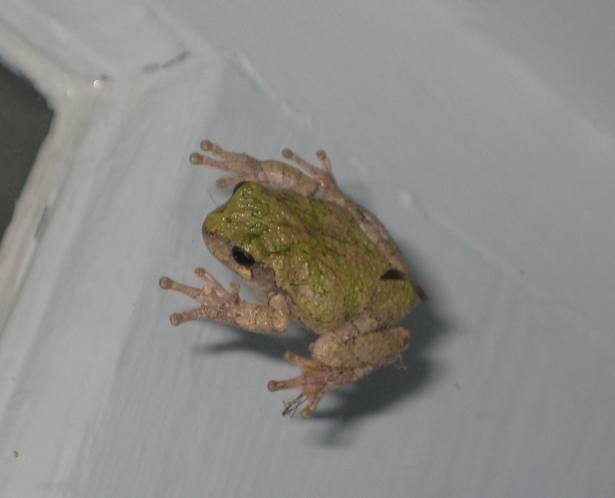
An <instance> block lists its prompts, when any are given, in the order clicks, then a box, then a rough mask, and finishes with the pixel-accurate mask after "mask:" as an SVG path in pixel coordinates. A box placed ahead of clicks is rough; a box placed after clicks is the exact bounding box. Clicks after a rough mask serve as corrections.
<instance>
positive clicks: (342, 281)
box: [205, 183, 417, 333]
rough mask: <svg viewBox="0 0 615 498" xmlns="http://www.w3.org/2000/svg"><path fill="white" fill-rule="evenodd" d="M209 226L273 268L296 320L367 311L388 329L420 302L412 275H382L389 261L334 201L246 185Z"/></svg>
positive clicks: (322, 324)
mask: <svg viewBox="0 0 615 498" xmlns="http://www.w3.org/2000/svg"><path fill="white" fill-rule="evenodd" d="M205 228H206V229H207V230H209V231H211V232H214V233H216V234H217V235H218V236H220V237H221V238H222V239H224V240H227V241H228V242H229V243H230V244H231V245H234V246H239V247H241V248H242V249H243V250H244V251H246V252H248V253H249V254H251V255H252V256H253V257H254V259H255V260H256V262H257V263H260V264H262V265H264V266H265V267H266V268H271V269H272V270H273V272H274V274H275V280H276V287H277V288H279V289H281V290H282V291H283V292H284V293H285V294H286V295H287V296H288V297H289V298H290V300H291V303H292V306H293V308H294V311H295V314H296V316H297V317H298V319H299V320H300V321H301V322H302V323H304V324H305V325H306V326H307V327H309V328H311V329H312V330H314V331H316V332H319V333H323V332H327V331H331V330H334V329H335V328H337V327H338V326H340V325H342V324H344V323H346V322H347V321H348V320H349V319H351V318H352V317H354V316H357V315H359V314H362V313H364V312H368V313H369V314H370V315H373V316H374V317H375V318H376V319H377V320H378V322H379V323H380V324H381V325H382V326H386V325H389V324H392V323H395V322H398V321H399V320H401V318H403V317H404V316H405V315H406V314H407V313H408V311H409V310H410V309H411V308H412V306H413V305H414V303H415V302H416V300H417V295H416V293H415V290H414V287H413V286H412V284H411V282H410V281H409V280H382V279H381V278H380V277H381V275H382V274H383V273H384V272H386V271H387V270H389V269H391V264H390V263H389V262H388V261H387V260H386V259H385V258H384V257H383V256H382V255H381V253H380V252H379V251H378V249H377V247H376V246H375V245H374V243H373V242H372V241H371V240H370V239H369V238H368V237H367V235H366V234H365V233H364V232H363V230H362V229H361V227H360V226H359V225H358V224H357V222H356V221H355V220H354V219H353V218H352V216H351V215H350V214H349V213H348V212H347V211H346V210H344V209H343V208H341V207H339V206H337V205H335V204H332V203H330V202H326V201H322V200H319V199H306V198H305V197H302V196H301V195H299V194H297V193H295V192H293V191H291V190H277V191H272V190H268V189H267V188H265V187H263V186H262V185H259V184H256V183H246V184H244V185H242V186H241V187H240V188H239V189H238V190H237V191H236V192H235V193H234V194H233V196H232V197H231V198H230V199H229V201H228V202H227V203H226V204H225V205H224V206H222V207H221V208H219V209H218V210H216V211H214V212H212V213H211V214H210V215H209V216H208V217H207V219H206V220H205Z"/></svg>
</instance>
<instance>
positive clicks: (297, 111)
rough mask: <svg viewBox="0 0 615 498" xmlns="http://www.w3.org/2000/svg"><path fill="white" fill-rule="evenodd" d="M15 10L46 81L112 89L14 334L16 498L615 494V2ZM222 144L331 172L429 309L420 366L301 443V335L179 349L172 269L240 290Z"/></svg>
mask: <svg viewBox="0 0 615 498" xmlns="http://www.w3.org/2000/svg"><path fill="white" fill-rule="evenodd" d="M1 4H2V14H1V16H0V31H2V32H3V33H5V35H6V34H7V33H10V34H11V35H15V36H18V37H19V38H20V39H21V40H23V42H24V43H26V44H28V46H30V47H31V49H32V52H33V53H36V58H38V59H41V60H47V61H48V63H51V64H54V65H56V66H57V68H59V72H52V73H49V74H50V75H51V76H49V78H52V79H53V74H60V73H61V74H64V75H68V76H69V77H72V78H73V79H74V81H75V82H80V84H81V83H83V82H87V83H89V84H93V83H94V81H96V80H97V81H98V82H97V83H96V85H95V86H96V88H95V92H94V99H95V100H94V102H95V103H94V108H93V111H92V113H91V121H90V122H89V123H88V125H87V126H84V125H83V123H79V124H78V125H75V127H76V129H75V132H77V131H78V130H77V126H78V129H79V130H80V131H81V132H82V133H83V134H84V138H83V140H81V141H80V142H79V143H78V144H77V145H72V146H71V145H70V143H69V142H68V141H67V142H66V144H65V145H66V147H67V150H66V157H70V158H71V164H72V169H71V173H70V174H69V176H68V179H67V181H66V182H65V184H64V185H63V187H62V190H61V193H60V195H59V196H58V198H57V199H56V200H55V203H54V204H53V208H52V209H51V212H50V213H49V219H48V222H47V224H46V228H45V230H44V231H43V233H42V234H41V235H40V239H38V240H37V249H36V252H35V253H34V256H33V260H32V264H31V266H30V269H29V271H28V273H27V276H26V278H25V280H24V282H23V285H22V288H21V291H20V294H19V299H18V301H17V304H16V305H15V306H14V307H13V310H12V313H11V314H10V316H9V319H8V321H7V322H6V324H5V326H4V329H3V331H2V335H1V336H0V394H1V397H0V403H1V404H0V410H1V412H0V413H1V415H0V462H1V463H0V495H1V496H3V497H4V496H6V497H11V498H12V497H39V496H40V497H50V496H53V497H55V496H62V497H84V496H87V497H101V498H102V497H109V496H113V497H135V496H147V497H171V496H176V497H191V496H233V497H240V496H250V497H254V496H301V497H303V496H305V497H313V496H323V497H324V496H340V497H343V496H366V497H368V496H421V497H431V496H433V497H448V496H456V497H477V496H510V497H517V496H520V497H521V496H523V497H525V496H540V497H567V496H569V497H578V496H592V497H593V496H605V497H606V496H613V495H615V477H614V474H613V472H612V467H613V464H612V462H613V461H615V425H614V424H613V423H612V419H613V414H614V413H613V412H614V409H615V362H614V359H615V358H614V357H615V337H614V335H613V326H612V323H613V321H614V318H615V308H614V307H613V306H612V302H613V295H614V294H615V284H614V283H613V282H615V265H613V262H612V261H613V257H612V255H613V254H614V253H615V236H614V235H613V230H612V228H611V227H612V226H613V222H612V220H613V219H614V217H615V202H614V200H613V198H614V194H615V171H614V169H613V164H615V143H614V141H613V131H614V128H613V122H615V109H614V108H613V106H612V103H610V101H609V100H608V97H609V91H607V88H612V87H613V86H612V83H613V81H614V80H615V77H614V76H615V66H613V65H612V63H610V58H609V57H607V56H604V55H603V54H606V53H610V48H611V47H612V46H613V42H614V41H615V39H614V38H615V35H614V34H613V32H612V30H610V29H609V26H611V25H612V22H613V21H614V20H615V11H614V9H613V8H612V7H611V6H609V5H604V4H602V3H601V2H597V1H596V2H588V3H587V5H588V8H587V10H583V11H579V9H578V8H577V7H576V6H575V4H572V3H567V2H566V3H561V2H555V1H547V2H543V3H542V5H541V7H540V8H537V7H534V5H533V3H531V2H521V3H517V4H515V5H516V6H515V7H514V8H512V7H507V4H506V3H504V2H500V4H498V3H493V4H491V5H490V6H489V8H487V7H486V6H481V7H485V8H481V7H479V6H477V4H475V3H471V4H470V3H466V2H463V1H458V2H441V3H432V2H401V1H395V2H390V3H388V4H387V7H386V8H382V7H376V5H375V4H374V3H372V2H365V1H361V2H349V1H338V2H333V3H331V2H325V1H320V0H319V1H316V2H310V3H303V4H301V5H299V3H297V5H290V4H289V3H284V4H283V5H281V6H280V5H278V3H275V2H261V3H259V4H255V3H254V2H248V1H245V0H244V1H235V2H213V1H211V2H200V1H193V0H192V1H191V0H182V1H176V2H174V3H173V4H172V5H166V6H164V7H163V3H162V2H160V3H159V2H154V1H150V2H145V1H141V2H137V1H135V2H131V3H129V4H125V3H120V2H106V3H104V4H102V3H101V2H83V1H81V2H77V1H74V0H73V1H68V0H63V1H56V2H53V3H52V4H51V3H49V2H45V1H42V0H39V1H37V0H27V1H24V0H20V1H16V0H3V1H2V2H1ZM511 9H512V10H511ZM570 17H575V18H576V19H578V20H579V21H578V23H577V24H574V23H571V21H570ZM529 20H531V22H529ZM607 20H610V22H607ZM573 35H574V36H573ZM574 40H576V41H577V42H578V43H577V44H575V43H574ZM578 46H582V47H583V48H584V50H578V51H575V50H571V47H578ZM2 50H4V51H5V52H7V53H10V54H14V51H11V47H4V48H3V49H2ZM19 57H26V56H23V55H20V56H19ZM19 57H17V59H19ZM28 57H29V56H28ZM588 58H589V60H590V61H594V63H595V66H593V65H591V64H589V63H588V62H587V60H588ZM12 62H13V63H14V64H18V65H19V60H18V61H14V60H12ZM28 63H31V60H28V61H26V60H23V65H27V64H28ZM609 63H610V64H609ZM569 68H577V69H583V68H586V69H587V70H586V71H585V72H584V71H582V70H576V69H575V70H574V71H572V70H571V69H569ZM594 69H595V71H594ZM33 77H34V78H35V79H36V78H37V77H38V78H40V76H37V75H34V76H33ZM605 82H608V83H611V85H610V86H609V85H606V83H605ZM37 83H38V84H39V86H40V87H41V88H42V89H43V90H45V89H49V88H51V87H53V84H54V81H48V80H47V81H42V80H40V79H39V80H37ZM58 84H59V83H58ZM50 85H51V86H50ZM57 105H59V106H63V105H65V103H63V102H62V101H61V100H60V101H58V103H57ZM205 136H207V137H210V138H212V139H214V140H216V141H218V142H220V143H222V144H224V145H226V146H227V147H229V148H232V149H241V150H245V151H248V152H250V153H252V154H254V155H257V156H261V157H265V156H276V155H277V154H278V153H279V150H280V149H281V148H282V147H284V146H292V147H293V148H295V149H296V150H298V151H299V152H301V153H303V154H305V155H309V154H310V153H311V151H313V150H315V149H316V148H319V147H324V148H325V149H327V150H328V151H329V152H330V154H331V156H332V158H333V161H334V167H335V171H336V173H337V177H338V179H339V182H340V184H341V185H342V186H344V187H345V188H346V189H347V191H348V192H349V193H350V194H351V195H353V196H354V197H355V198H357V199H360V200H361V201H362V202H363V203H364V204H366V205H367V206H368V207H370V208H371V209H372V210H373V211H375V212H376V213H377V214H378V215H379V216H380V218H381V219H382V220H383V221H384V222H385V223H386V224H387V226H389V228H390V229H391V231H392V232H393V233H394V235H395V236H396V238H397V239H398V241H399V242H400V244H401V246H402V247H403V248H404V250H405V252H406V253H407V255H408V257H409V259H410V262H411V264H412V265H413V267H414V268H415V271H416V275H417V279H418V280H419V281H420V282H421V284H422V285H423V286H424V287H425V288H426V290H427V291H428V293H429V295H430V301H429V303H427V304H426V305H423V306H421V307H420V308H418V309H417V310H416V311H415V313H413V315H411V317H410V319H409V324H410V327H411V328H412V329H413V331H414V335H415V342H414V344H413V346H412V349H411V351H410V352H409V354H408V355H407V357H406V364H407V367H408V368H407V370H406V371H399V370H395V369H394V368H391V369H388V370H386V371H383V372H381V373H379V374H377V375H374V376H373V377H372V378H370V379H368V380H367V381H365V382H364V383H362V384H360V385H359V386H357V387H356V389H354V390H353V389H350V390H348V391H345V392H344V393H341V394H340V395H339V396H337V397H335V396H332V397H331V399H329V400H327V401H326V402H324V403H323V406H322V411H321V414H320V416H319V417H318V418H315V419H314V420H312V421H308V422H306V421H303V420H300V419H293V420H288V419H285V418H282V417H281V416H280V411H281V401H282V400H283V399H285V398H286V397H288V394H276V395H272V394H269V393H268V392H267V391H266V389H265V385H266V382H267V380H269V379H272V378H285V377H286V376H290V375H292V374H293V373H294V369H293V368H292V367H291V366H289V365H286V364H285V363H283V362H281V361H280V360H281V355H282V353H283V351H284V350H285V349H293V350H295V351H301V348H303V347H305V345H306V344H307V342H308V340H307V339H306V338H305V336H304V335H302V334H301V333H300V331H297V330H294V331H292V332H291V333H290V334H289V335H288V337H282V338H279V339H267V338H260V337H250V336H248V335H246V334H241V333H240V332H237V331H232V330H230V329H226V328H223V327H220V326H217V325H214V324H210V323H199V324H190V325H184V326H182V327H181V328H180V329H172V328H171V327H170V326H169V325H168V321H167V315H168V314H169V313H170V312H172V311H175V310H177V309H178V308H182V307H184V306H186V307H187V306H190V303H188V302H187V301H186V300H185V299H182V298H181V296H173V295H169V294H167V293H163V292H162V291H160V290H159V289H158V288H157V280H158V277H159V276H160V275H161V274H169V275H172V276H176V277H177V278H180V279H182V280H187V279H191V278H193V277H192V273H191V272H192V269H193V267H195V266H197V265H203V266H205V267H207V268H209V269H211V270H212V271H213V272H214V273H215V274H216V275H218V276H219V277H220V278H221V280H223V281H225V282H228V281H230V278H231V274H230V272H229V271H228V270H226V269H224V268H223V267H222V266H221V265H220V264H219V263H217V262H215V261H214V260H213V259H212V257H211V256H210V255H209V254H208V253H207V252H206V250H205V248H204V246H203V244H202V242H201V240H200V224H201V221H202V218H203V216H204V215H205V213H206V212H208V211H209V210H211V209H212V208H213V207H214V206H215V205H217V204H219V203H221V202H223V201H224V199H225V198H226V196H225V194H223V193H219V192H216V191H215V187H214V180H215V178H216V177H217V174H216V173H215V172H207V171H202V170H198V169H194V168H191V167H189V166H188V164H187V160H186V158H187V156H188V154H189V152H190V151H192V150H193V149H194V148H195V147H196V146H197V144H198V141H199V139H200V138H202V137H205ZM56 145H57V144H56ZM14 452H17V453H14ZM15 455H17V456H15Z"/></svg>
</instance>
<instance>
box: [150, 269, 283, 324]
mask: <svg viewBox="0 0 615 498" xmlns="http://www.w3.org/2000/svg"><path fill="white" fill-rule="evenodd" d="M195 273H196V274H197V275H198V276H199V277H200V278H202V279H203V280H204V281H205V284H204V285H203V287H202V288H201V289H199V288H196V287H191V286H189V285H185V284H182V283H180V282H176V281H175V280H172V279H170V278H168V277H162V278H161V279H160V287H162V288H163V289H170V290H174V291H177V292H181V293H182V294H185V295H186V296H189V297H191V298H192V299H194V300H195V301H196V302H198V303H199V304H200V305H201V306H199V307H198V308H194V309H191V310H188V311H183V312H181V313H173V314H172V315H171V317H170V321H171V324H172V325H179V324H180V323H183V322H187V321H189V320H215V321H217V322H222V323H226V324H229V325H235V326H237V327H240V328H242V329H244V330H247V331H250V332H257V333H261V334H274V335H277V334H281V333H282V332H284V330H286V329H287V328H288V326H289V325H290V322H291V316H290V310H289V308H288V303H287V301H286V298H285V297H284V296H283V295H282V294H278V293H274V292H272V293H270V294H269V295H268V297H267V304H266V305H257V304H252V303H248V302H246V301H244V300H243V299H241V298H240V297H239V285H238V284H231V287H232V291H231V292H228V291H227V290H226V289H224V287H222V285H220V283H218V281H217V280H216V279H215V278H214V277H213V276H212V275H211V274H210V273H209V272H207V271H206V270H204V269H203V268H197V269H196V270H195Z"/></svg>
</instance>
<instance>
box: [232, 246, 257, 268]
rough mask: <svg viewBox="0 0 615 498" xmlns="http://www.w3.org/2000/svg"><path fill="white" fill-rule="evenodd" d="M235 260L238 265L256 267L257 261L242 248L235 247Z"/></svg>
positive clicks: (233, 250)
mask: <svg viewBox="0 0 615 498" xmlns="http://www.w3.org/2000/svg"><path fill="white" fill-rule="evenodd" d="M232 252H233V259H234V260H235V262H236V263H237V264H238V265H241V266H245V267H246V268H250V267H251V266H253V265H254V263H255V261H254V258H253V257H252V255H251V254H249V253H247V252H246V251H244V250H243V249H242V248H241V247H237V246H233V249H232Z"/></svg>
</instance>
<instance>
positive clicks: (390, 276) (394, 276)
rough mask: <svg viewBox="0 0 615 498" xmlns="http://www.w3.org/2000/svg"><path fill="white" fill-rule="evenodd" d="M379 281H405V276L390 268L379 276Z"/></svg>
mask: <svg viewBox="0 0 615 498" xmlns="http://www.w3.org/2000/svg"><path fill="white" fill-rule="evenodd" d="M380 280H406V275H404V274H403V273H402V272H400V271H399V270H397V269H396V268H391V269H390V270H387V271H385V272H384V273H383V274H382V275H380Z"/></svg>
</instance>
